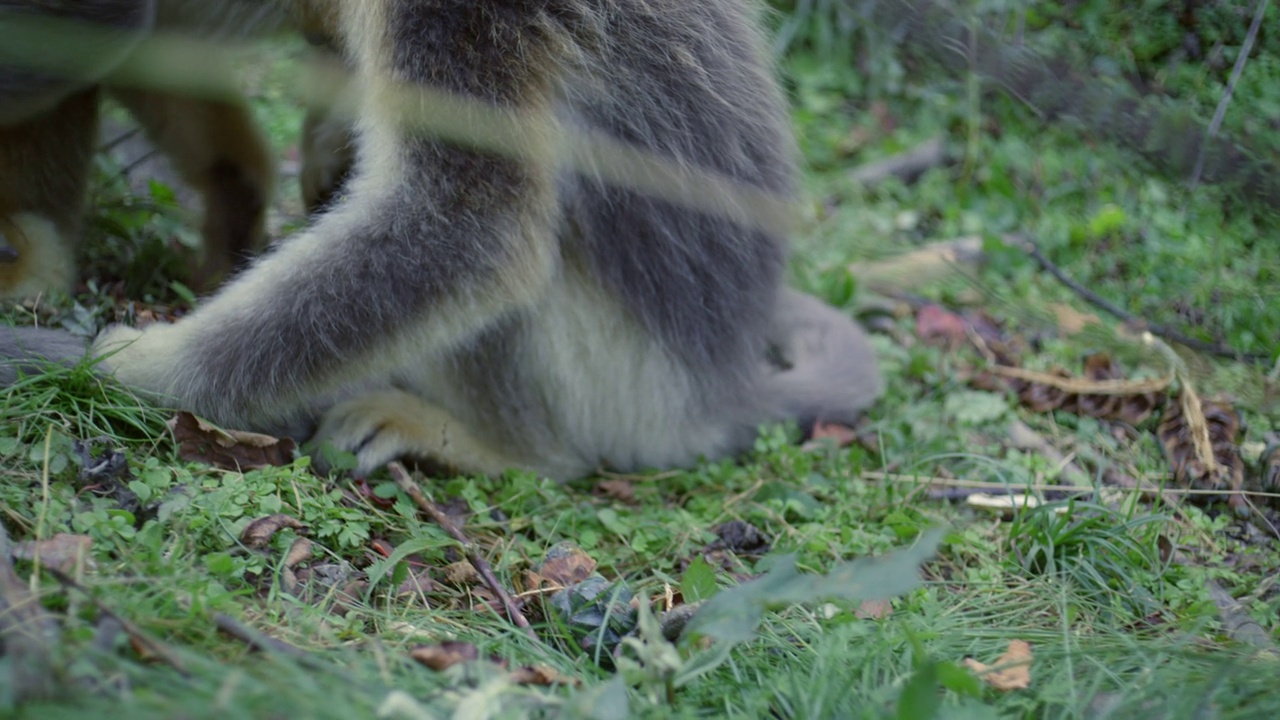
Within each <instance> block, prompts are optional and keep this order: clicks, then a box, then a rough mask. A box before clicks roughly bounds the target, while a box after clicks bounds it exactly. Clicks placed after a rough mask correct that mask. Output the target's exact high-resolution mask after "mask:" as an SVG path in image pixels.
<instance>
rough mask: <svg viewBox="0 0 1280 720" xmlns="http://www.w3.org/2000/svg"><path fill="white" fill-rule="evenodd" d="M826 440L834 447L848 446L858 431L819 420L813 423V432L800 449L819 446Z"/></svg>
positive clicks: (807, 449) (811, 448) (856, 438)
mask: <svg viewBox="0 0 1280 720" xmlns="http://www.w3.org/2000/svg"><path fill="white" fill-rule="evenodd" d="M826 440H830V441H832V442H834V443H835V445H836V447H849V446H850V445H852V444H853V443H855V442H857V440H858V433H857V431H855V430H854V429H853V428H851V427H848V426H846V425H841V424H840V423H828V422H822V421H821V420H819V421H818V422H815V423H814V424H813V432H811V433H809V440H808V442H806V443H805V444H804V445H802V446H801V448H800V449H802V450H805V451H809V450H814V449H817V448H820V447H822V446H823V444H824V441H826Z"/></svg>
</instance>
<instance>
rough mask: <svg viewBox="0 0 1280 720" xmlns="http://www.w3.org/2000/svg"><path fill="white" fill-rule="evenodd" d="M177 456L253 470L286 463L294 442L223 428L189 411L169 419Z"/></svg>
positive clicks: (225, 467) (217, 465)
mask: <svg viewBox="0 0 1280 720" xmlns="http://www.w3.org/2000/svg"><path fill="white" fill-rule="evenodd" d="M168 425H169V430H170V431H171V432H173V440H174V442H176V443H177V444H178V456H179V457H181V458H182V459H183V460H187V461H189V462H202V463H205V464H207V465H213V466H214V467H220V468H223V469H225V470H253V469H257V468H264V467H273V466H281V465H288V464H289V463H291V462H293V455H294V450H295V445H294V442H293V440H290V439H289V438H274V437H271V436H270V435H261V434H259V433H251V432H243V431H240V430H223V429H222V428H219V427H216V426H214V425H211V424H209V423H207V422H205V421H204V420H201V419H200V418H198V417H196V416H195V415H192V414H191V413H188V412H180V413H178V414H177V415H175V416H174V417H173V418H172V419H171V420H170V421H169V422H168Z"/></svg>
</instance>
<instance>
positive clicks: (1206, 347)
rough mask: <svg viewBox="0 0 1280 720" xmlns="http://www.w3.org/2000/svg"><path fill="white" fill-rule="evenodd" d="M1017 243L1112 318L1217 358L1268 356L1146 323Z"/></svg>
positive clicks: (1032, 248)
mask: <svg viewBox="0 0 1280 720" xmlns="http://www.w3.org/2000/svg"><path fill="white" fill-rule="evenodd" d="M1018 244H1019V245H1020V246H1021V247H1022V249H1023V251H1024V252H1026V253H1027V255H1029V256H1031V259H1033V260H1035V261H1036V262H1037V263H1039V264H1040V267H1042V268H1044V269H1045V270H1047V271H1048V272H1049V274H1050V275H1053V276H1054V277H1055V278H1057V279H1058V282H1061V283H1062V284H1063V285H1066V286H1067V288H1069V289H1070V290H1071V291H1072V292H1074V293H1075V294H1077V295H1079V296H1080V297H1081V298H1084V300H1085V301H1086V302H1088V303H1089V304H1091V305H1093V306H1094V307H1097V308H1101V309H1102V310H1105V311H1107V312H1108V313H1110V314H1112V315H1114V316H1115V317H1117V318H1119V319H1120V320H1122V321H1124V322H1126V323H1131V324H1133V325H1140V326H1142V327H1143V328H1144V329H1145V330H1147V331H1148V332H1150V333H1151V334H1152V335H1157V336H1159V337H1162V338H1164V339H1166V340H1171V341H1173V342H1176V343H1178V344H1180V345H1186V346H1187V347H1189V348H1191V349H1193V350H1198V351H1200V352H1204V353H1209V354H1210V355H1216V356H1218V357H1225V358H1230V359H1232V360H1241V361H1244V360H1247V361H1250V362H1258V361H1261V360H1269V359H1270V358H1269V357H1267V356H1265V355H1262V354H1260V353H1246V352H1241V351H1239V350H1236V349H1235V348H1233V347H1231V346H1229V345H1224V344H1222V343H1208V342H1204V341H1203V340H1197V339H1195V338H1193V337H1190V336H1189V335H1185V334H1183V333H1182V332H1180V331H1178V330H1175V329H1173V328H1171V327H1167V326H1165V325H1157V324H1155V323H1151V322H1148V321H1147V320H1145V319H1144V318H1140V317H1138V316H1137V315H1134V314H1133V313H1131V312H1129V311H1128V310H1125V309H1124V308H1122V307H1120V306H1119V305H1116V304H1114V303H1112V302H1110V301H1109V300H1107V299H1105V298H1103V297H1102V296H1100V295H1098V294H1097V293H1095V292H1093V291H1092V290H1090V289H1089V288H1087V287H1085V286H1084V285H1081V284H1080V283H1079V282H1078V281H1076V280H1075V279H1074V278H1072V277H1071V276H1070V275H1068V274H1067V273H1066V272H1065V271H1064V270H1063V269H1062V268H1060V267H1058V266H1057V265H1055V264H1054V263H1053V261H1052V260H1050V259H1049V258H1047V257H1045V256H1044V253H1042V252H1040V248H1038V247H1036V245H1035V243H1033V242H1031V241H1030V240H1027V239H1025V238H1022V239H1021V240H1020V241H1019V243H1018Z"/></svg>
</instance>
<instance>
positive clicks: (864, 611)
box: [853, 600, 893, 620]
mask: <svg viewBox="0 0 1280 720" xmlns="http://www.w3.org/2000/svg"><path fill="white" fill-rule="evenodd" d="M892 614H893V603H891V602H890V601H888V600H864V601H863V602H862V604H861V605H859V606H858V607H857V609H855V610H854V611H853V615H854V617H857V618H861V619H863V620H883V619H884V618H887V617H889V616H890V615H892Z"/></svg>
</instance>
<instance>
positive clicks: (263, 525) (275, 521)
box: [240, 513, 307, 549]
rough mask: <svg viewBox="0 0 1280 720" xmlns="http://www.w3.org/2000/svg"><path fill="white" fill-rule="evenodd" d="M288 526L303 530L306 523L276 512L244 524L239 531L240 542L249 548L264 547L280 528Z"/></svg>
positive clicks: (292, 528)
mask: <svg viewBox="0 0 1280 720" xmlns="http://www.w3.org/2000/svg"><path fill="white" fill-rule="evenodd" d="M285 528H289V529H291V530H305V529H306V528H307V526H306V525H304V524H302V521H300V520H298V519H297V518H295V517H291V516H289V515H285V514H283V513H276V514H275V515H268V516H266V517H262V518H258V519H257V520H254V521H253V522H251V523H249V524H248V525H246V526H245V528H244V530H242V531H241V532H240V542H242V543H244V545H245V547H249V548H255V549H257V548H264V547H266V546H267V543H269V542H271V538H273V537H275V534H276V533H278V532H280V531H281V530H283V529H285Z"/></svg>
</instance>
